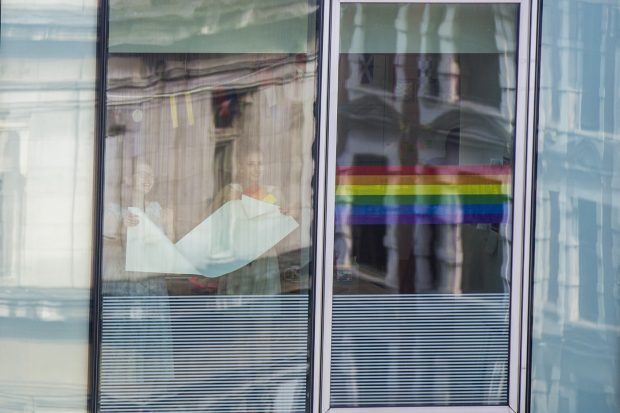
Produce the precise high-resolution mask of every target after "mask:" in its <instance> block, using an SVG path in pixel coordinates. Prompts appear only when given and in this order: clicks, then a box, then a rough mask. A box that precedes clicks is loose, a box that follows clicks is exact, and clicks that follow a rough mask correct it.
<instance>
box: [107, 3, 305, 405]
mask: <svg viewBox="0 0 620 413" xmlns="http://www.w3.org/2000/svg"><path fill="white" fill-rule="evenodd" d="M271 3H274V2H271ZM271 3H269V2H265V4H262V3H261V4H258V3H257V4H255V5H253V6H252V7H253V8H254V9H256V10H255V11H256V16H255V18H252V19H250V20H249V21H247V22H246V23H247V26H244V27H239V30H236V29H235V30H231V27H230V26H228V25H227V24H228V23H231V22H235V21H236V20H235V16H236V15H237V14H238V12H239V11H240V9H239V7H238V6H239V4H237V3H236V2H231V4H224V3H222V4H221V5H220V6H218V7H219V9H218V7H213V6H212V5H211V6H209V5H210V4H211V3H210V2H206V1H205V2H200V1H199V2H194V3H193V4H192V5H191V7H192V8H194V10H193V12H192V13H190V14H188V15H187V16H190V17H186V20H184V21H183V22H181V21H176V20H175V22H174V30H172V29H171V27H169V26H168V25H169V24H170V23H171V22H172V21H173V20H174V19H172V20H171V19H170V15H169V14H168V13H169V12H171V10H169V9H168V8H167V6H164V5H162V6H161V7H158V8H155V9H154V10H153V11H151V12H149V13H148V14H146V13H145V12H144V11H140V10H137V13H138V14H135V13H134V14H126V13H124V12H123V10H125V9H127V8H132V7H133V8H135V7H134V6H132V5H130V4H128V3H127V4H126V3H124V2H119V3H114V2H113V3H112V5H111V7H112V10H111V16H112V17H111V19H112V20H111V21H110V30H111V31H110V42H111V43H110V51H111V54H110V55H109V59H108V62H107V64H108V67H107V69H108V88H107V93H106V96H107V136H106V160H105V162H106V164H105V171H106V175H105V189H106V192H105V220H104V228H105V229H104V234H103V235H104V251H103V315H102V319H103V321H102V323H103V328H102V352H101V375H100V390H101V397H100V401H99V403H100V405H101V409H102V411H104V412H106V411H108V412H116V411H119V410H122V411H128V412H129V411H170V410H174V409H181V410H183V411H214V412H217V411H305V406H306V397H307V395H306V377H307V373H308V372H307V368H308V367H307V366H308V344H307V340H308V337H307V331H308V294H309V283H310V251H311V237H310V234H311V225H312V216H313V210H312V205H313V204H312V187H311V183H312V177H313V173H314V172H313V171H314V164H313V155H312V153H313V149H312V146H313V141H314V130H315V124H314V117H313V105H314V103H315V95H316V84H315V72H316V51H315V44H314V35H313V31H314V30H315V29H314V25H315V23H314V21H315V20H314V13H315V10H314V7H313V6H311V5H309V4H308V3H307V2H306V1H303V2H300V1H280V0H278V1H275V3H277V4H278V5H279V6H282V7H283V5H284V3H286V5H287V7H288V9H285V8H282V9H281V12H282V13H283V14H281V15H280V14H278V12H276V10H277V8H273V7H274V4H271ZM280 3H282V4H280ZM208 6H209V7H208ZM188 7H190V6H188ZM248 7H249V6H248ZM125 11H127V10H125ZM134 11H136V10H134ZM263 13H267V15H268V16H271V17H272V18H273V19H275V20H274V22H277V25H278V27H279V28H280V29H282V30H284V29H283V28H286V27H289V29H288V30H289V31H290V27H291V24H292V23H293V22H298V21H303V22H304V24H303V25H299V26H298V28H303V29H304V30H306V29H307V30H306V31H307V32H303V31H301V33H300V32H299V30H298V31H297V32H295V33H294V35H293V34H292V36H291V37H290V38H289V39H288V41H285V42H280V40H277V39H273V38H272V37H270V36H271V35H272V34H273V33H271V32H270V30H271V29H269V28H268V27H266V26H264V25H263V23H264V22H263V21H262V20H261V19H263V18H265V15H264V14H263ZM125 16H134V17H125ZM135 16H141V17H140V18H135ZM205 16H206V17H208V18H206V17H205ZM199 17H203V18H206V20H202V24H207V25H208V26H209V27H210V28H211V29H213V30H214V31H210V30H207V29H206V26H205V27H202V28H200V27H195V26H194V25H193V24H194V23H197V22H198V20H200V19H199ZM125 18H129V19H130V20H131V19H134V21H133V26H132V27H133V28H132V30H129V31H128V30H127V29H128V27H129V26H131V25H128V24H126V23H127V22H125V21H124V19H125ZM218 19H219V20H218ZM287 19H289V20H290V21H288V20H287ZM205 21H207V23H205ZM157 22H160V23H162V24H163V26H162V31H161V32H159V31H158V33H157V34H158V35H160V36H163V37H165V39H161V38H160V39H159V42H158V44H152V43H151V41H152V39H150V37H149V36H148V35H146V36H145V33H147V34H148V33H151V32H150V31H152V30H153V27H155V26H153V25H155V24H156V23H157ZM225 23H226V24H225ZM181 28H183V29H187V31H186V32H184V34H181V32H179V29H181ZM233 28H234V26H233ZM224 32H226V33H227V36H229V40H230V44H229V45H230V48H226V47H223V46H222V44H221V43H222V42H225V41H226V38H227V37H226V36H224V37H222V35H223V33H224ZM285 33H286V32H281V33H280V34H279V37H282V38H286V35H285ZM291 33H292V32H291ZM251 34H253V35H254V36H255V38H253V39H252V40H251V41H250V37H248V36H250V35H251ZM167 36H168V37H167ZM184 36H185V37H184ZM244 38H247V39H248V42H250V43H252V42H254V43H252V44H254V46H253V49H252V47H249V46H248V45H247V44H245V43H244V42H243V39H244ZM302 40H303V42H302ZM218 42H219V43H218ZM218 44H219V45H218ZM218 48H220V49H221V50H220V49H218ZM248 48H249V49H252V50H248Z"/></svg>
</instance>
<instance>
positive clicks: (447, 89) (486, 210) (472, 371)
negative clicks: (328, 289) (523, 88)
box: [328, 3, 519, 407]
mask: <svg viewBox="0 0 620 413" xmlns="http://www.w3.org/2000/svg"><path fill="white" fill-rule="evenodd" d="M336 13H339V18H340V33H339V34H335V35H339V36H340V50H339V55H338V56H337V59H338V60H337V61H336V62H334V63H333V64H335V65H337V70H338V72H337V73H338V76H337V81H335V82H334V83H336V82H337V84H336V85H334V86H332V88H334V87H336V88H337V97H336V98H335V100H336V99H337V109H336V110H337V124H336V125H333V126H332V128H333V129H332V130H334V129H337V133H336V136H331V137H330V138H331V139H336V143H335V145H333V149H335V153H334V157H335V171H334V173H333V174H332V179H333V181H332V183H331V184H332V185H333V186H332V188H333V191H334V192H333V194H334V196H333V197H332V198H331V199H332V200H333V203H332V206H333V208H334V209H335V212H334V215H335V216H334V221H333V222H334V228H335V229H334V233H333V234H334V235H333V255H332V256H333V262H332V264H333V279H332V280H331V286H332V293H333V300H332V303H331V304H332V306H333V311H332V324H331V343H330V344H331V366H330V369H331V371H330V405H331V406H332V407H381V406H393V407H402V406H446V405H449V406H458V405H507V404H508V367H509V344H510V343H509V308H510V291H511V276H512V275H511V256H512V251H511V231H512V198H513V191H512V175H513V168H514V164H515V158H514V153H515V152H514V145H515V143H514V142H515V116H516V109H515V105H516V86H517V85H516V82H517V80H516V79H517V77H516V67H517V60H516V59H517V27H518V13H519V6H518V5H515V4H502V5H493V4H487V5H480V4H469V5H467V4H463V5H455V4H419V3H418V4H397V3H394V4H371V3H348V4H342V5H341V6H340V9H339V10H336ZM328 259H329V258H328Z"/></svg>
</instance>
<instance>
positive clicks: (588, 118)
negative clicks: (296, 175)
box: [530, 0, 620, 413]
mask: <svg viewBox="0 0 620 413" xmlns="http://www.w3.org/2000/svg"><path fill="white" fill-rule="evenodd" d="M619 23H620V3H618V2H617V1H603V2H589V1H583V0H558V1H554V2H543V7H542V26H541V27H542V28H541V36H542V37H541V42H542V43H541V49H540V52H541V54H540V87H539V90H538V92H539V102H540V103H539V112H538V114H537V116H538V121H539V124H538V130H537V134H538V147H537V150H538V165H537V177H536V179H537V181H536V209H535V213H536V219H535V222H536V226H535V245H534V247H535V248H534V251H535V256H534V284H533V296H534V298H533V307H532V309H531V312H532V318H533V329H532V332H533V337H532V350H531V359H532V366H531V405H530V409H531V411H532V413H559V412H562V413H564V412H566V413H586V412H600V413H612V412H618V411H620V328H619V326H620V254H619V253H618V252H619V251H620V220H619V219H618V217H620V180H619V179H618V177H619V176H620V166H619V165H620V146H619V142H620V139H619V138H620V116H618V108H619V107H620V97H619V96H620V95H619V94H618V88H619V87H620V37H618V34H619V32H618V27H620V26H618V24H619Z"/></svg>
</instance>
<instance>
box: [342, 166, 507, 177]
mask: <svg viewBox="0 0 620 413" xmlns="http://www.w3.org/2000/svg"><path fill="white" fill-rule="evenodd" d="M336 174H337V175H510V174H512V166H511V165H416V166H338V167H337V168H336Z"/></svg>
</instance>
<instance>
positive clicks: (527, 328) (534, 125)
mask: <svg viewBox="0 0 620 413" xmlns="http://www.w3.org/2000/svg"><path fill="white" fill-rule="evenodd" d="M530 7H531V12H530V25H529V29H530V54H529V60H528V64H529V67H528V70H529V79H528V93H529V95H528V125H527V126H528V130H527V134H528V135H527V137H528V153H527V156H528V169H527V173H528V177H527V187H526V194H525V196H526V201H525V234H524V243H525V246H524V254H523V265H524V283H523V295H522V300H523V309H522V314H521V371H520V373H521V375H520V379H521V380H520V388H519V408H518V410H517V411H519V412H529V411H530V406H529V401H530V389H531V346H532V313H531V309H532V305H533V298H534V296H533V288H534V248H535V245H534V229H535V223H536V214H535V208H536V167H537V153H538V151H537V145H538V139H537V129H538V98H539V94H538V90H539V81H540V47H541V38H540V30H539V28H540V27H541V19H542V0H531V3H530Z"/></svg>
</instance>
